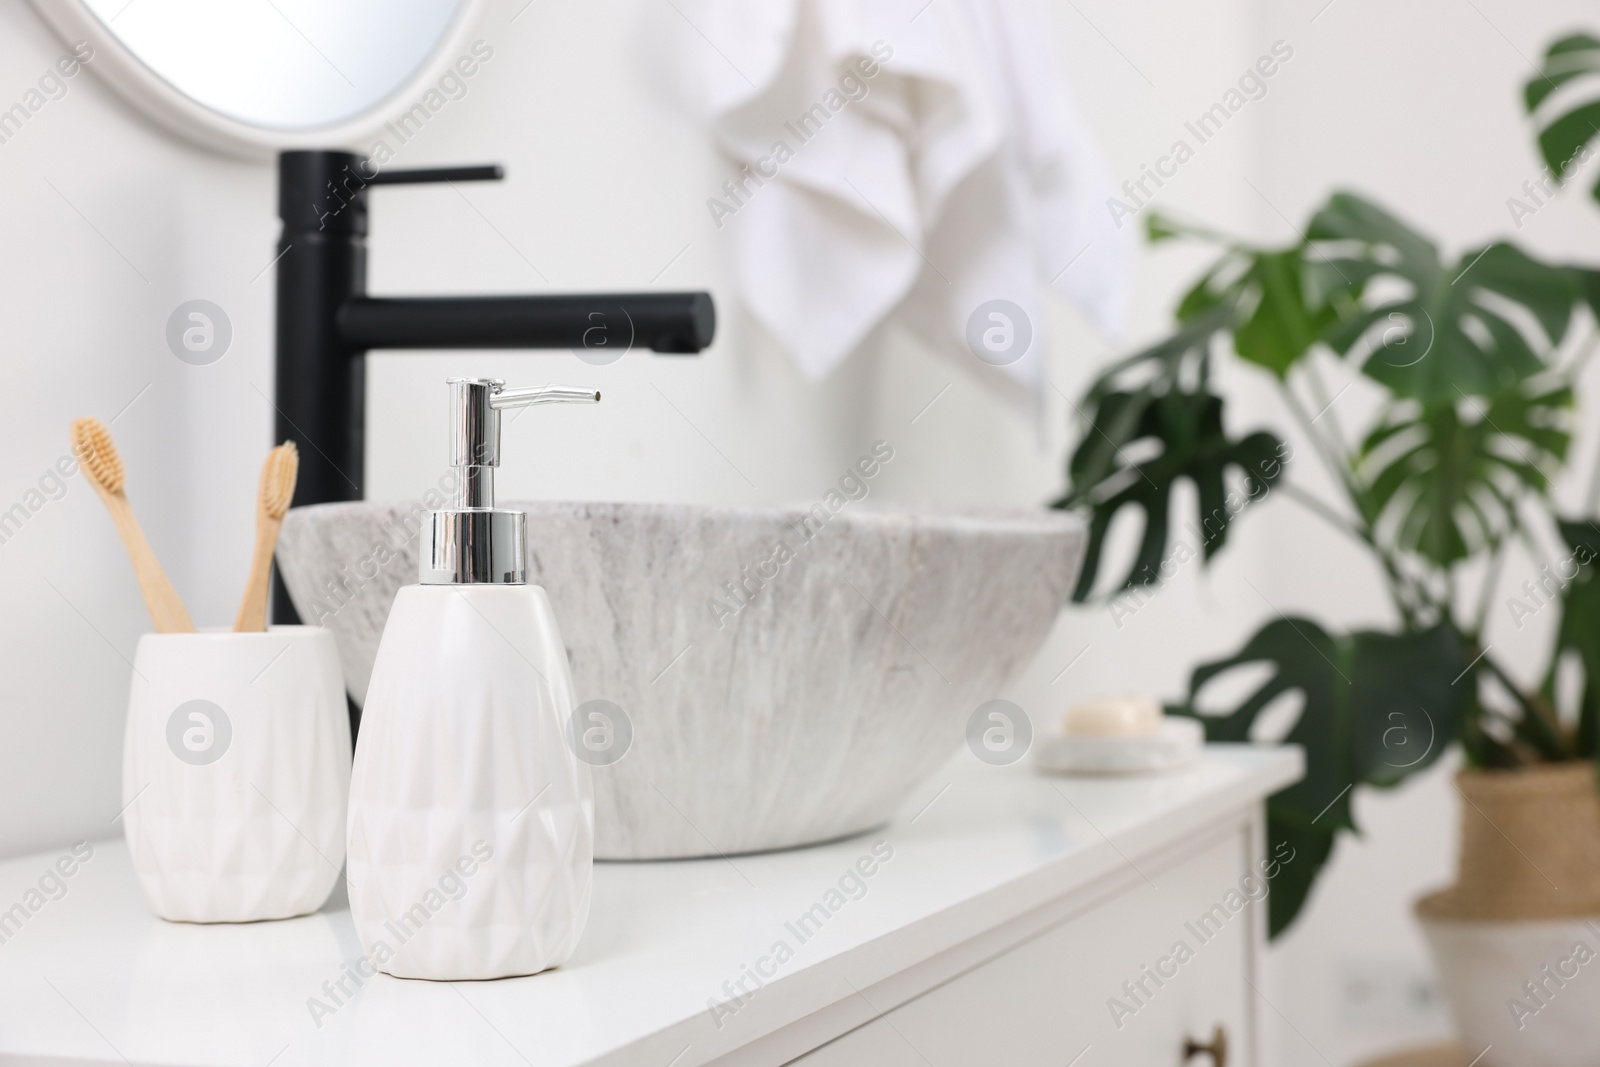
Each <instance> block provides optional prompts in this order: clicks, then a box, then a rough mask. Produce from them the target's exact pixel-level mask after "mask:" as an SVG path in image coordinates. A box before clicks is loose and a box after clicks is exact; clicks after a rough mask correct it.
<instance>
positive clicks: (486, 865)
mask: <svg viewBox="0 0 1600 1067" xmlns="http://www.w3.org/2000/svg"><path fill="white" fill-rule="evenodd" d="M450 387H451V398H450V400H451V416H450V432H451V438H452V448H453V450H454V457H453V459H452V465H453V466H454V467H455V473H456V475H457V477H458V479H459V481H458V485H457V489H456V500H455V505H456V506H455V507H453V508H449V509H447V510H444V511H433V512H429V513H428V514H426V515H425V516H424V517H423V525H422V544H421V559H420V561H419V567H420V570H421V577H422V584H421V585H411V586H406V587H405V588H403V589H401V590H400V593H399V595H398V596H396V597H395V601H394V607H393V608H392V609H391V610H390V612H389V620H388V622H387V623H386V624H385V626H384V630H383V638H382V640H381V641H380V642H379V645H378V656H377V660H376V662H375V663H374V664H373V668H372V683H371V686H370V688H369V689H368V691H367V701H366V705H365V706H364V708H363V710H362V715H361V729H360V734H359V736H358V739H357V743H356V753H355V767H354V770H353V772H352V775H351V780H350V818H349V827H348V840H347V845H348V855H349V891H350V911H351V914H352V916H353V917H354V919H355V926H356V932H357V935H358V936H359V937H360V939H361V943H362V946H363V948H364V949H365V951H366V952H367V954H368V959H369V961H370V965H371V966H372V967H375V968H377V969H378V970H381V971H385V972H387V973H389V974H392V975H395V976H397V977H401V978H432V979H437V980H457V979H474V978H502V977H506V976H508V975H520V974H533V973H535V972H537V971H542V970H544V969H545V968H547V967H554V966H557V965H558V964H560V963H563V962H565V961H566V959H567V958H568V957H569V956H571V955H572V951H573V949H574V948H575V947H576V945H577V942H578V936H579V934H581V933H582V932H583V926H584V923H585V922H586V921H587V919H588V915H589V892H590V886H591V883H592V880H593V870H594V799H593V793H592V791H591V785H590V781H589V767H588V765H587V764H586V763H584V762H583V761H581V760H579V759H578V758H577V757H576V755H575V754H574V750H573V749H572V748H570V747H569V746H568V743H567V732H568V728H569V725H568V720H569V719H570V718H571V715H572V678H571V675H570V673H569V672H568V668H567V654H566V648H565V646H564V645H563V643H562V640H561V632H560V630H559V629H557V627H556V619H555V615H554V613H553V612H552V611H551V610H550V601H549V599H548V598H547V597H546V596H545V592H544V590H543V589H542V588H540V587H539V586H537V585H529V584H527V575H526V563H525V559H526V556H525V552H524V546H525V542H526V527H527V516H526V515H524V514H523V513H522V512H519V511H501V510H497V509H496V508H495V507H494V468H495V467H497V466H498V465H499V463H500V412H501V411H502V410H504V409H505V408H510V407H523V406H526V405H530V404H549V403H594V402H595V401H598V400H599V399H600V394H599V393H597V392H595V391H594V390H592V389H571V388H566V387H564V386H547V387H545V388H542V389H524V390H516V391H509V390H506V389H505V383H504V382H501V381H499V380H497V379H490V378H452V379H450ZM368 973H370V971H369V972H368Z"/></svg>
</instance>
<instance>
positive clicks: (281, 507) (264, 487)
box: [261, 441, 300, 519]
mask: <svg viewBox="0 0 1600 1067" xmlns="http://www.w3.org/2000/svg"><path fill="white" fill-rule="evenodd" d="M299 475H300V450H299V449H297V448H296V447H295V443H294V442H293V441H285V442H284V443H283V444H281V445H279V446H278V447H277V448H274V449H273V450H272V451H271V452H270V453H268V455H267V462H266V464H265V466H263V467H262V468H261V508H262V510H263V511H265V512H266V513H267V514H268V515H269V516H271V517H272V518H274V519H281V518H283V515H284V512H286V511H288V510H289V502H290V501H292V500H293V499H294V483H295V479H297V478H298V477H299Z"/></svg>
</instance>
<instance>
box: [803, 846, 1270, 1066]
mask: <svg viewBox="0 0 1600 1067" xmlns="http://www.w3.org/2000/svg"><path fill="white" fill-rule="evenodd" d="M1250 833H1251V827H1250V824H1249V822H1248V821H1241V822H1240V823H1239V824H1237V825H1235V826H1232V827H1226V828H1223V829H1222V831H1221V834H1220V836H1218V835H1211V836H1210V837H1209V838H1206V839H1203V840H1201V841H1198V842H1196V843H1195V845H1194V847H1191V848H1186V849H1178V850H1174V854H1173V855H1172V856H1168V857H1162V858H1161V859H1159V860H1154V861H1150V862H1148V863H1141V864H1140V869H1141V870H1143V871H1144V874H1145V875H1147V876H1148V877H1149V879H1150V881H1149V882H1146V881H1145V880H1144V878H1143V877H1142V876H1140V875H1137V874H1135V875H1134V876H1133V877H1132V878H1127V877H1123V878H1116V879H1110V880H1108V882H1107V884H1106V885H1105V886H1104V887H1098V888H1101V889H1102V893H1101V895H1100V899H1098V900H1095V901H1092V902H1086V903H1084V904H1083V905H1076V903H1075V904H1074V905H1072V906H1065V907H1059V908H1052V909H1049V910H1050V911H1051V913H1052V914H1051V915H1050V916H1049V918H1048V919H1047V920H1045V921H1049V922H1052V923H1053V924H1054V925H1051V926H1049V927H1048V928H1047V929H1045V930H1043V931H1041V932H1039V933H1038V934H1036V935H1035V936H1033V937H1031V938H1030V939H1028V940H1027V941H1025V942H1023V943H1022V944H1020V945H1017V946H1016V947H1014V948H1011V949H1008V950H1007V951H1005V952H1002V953H1001V954H999V955H997V956H995V957H993V958H991V959H988V960H986V961H984V962H983V963H980V964H979V965H977V966H976V967H973V968H972V969H970V970H968V971H965V972H963V973H961V974H959V975H957V976H956V977H954V978H952V979H950V980H949V981H947V982H945V983H943V984H942V985H939V986H937V987H935V988H934V989H932V990H930V991H928V992H927V993H924V994H922V995H921V996H919V997H916V998H914V999H912V1000H910V1001H908V1002H907V1003H905V1004H902V1005H901V1006H900V1007H898V1008H894V1009H893V1010H891V1011H888V1012H886V1013H885V1014H884V1016H883V1017H882V1018H879V1019H875V1020H874V1021H872V1022H870V1023H867V1024H866V1025H864V1026H860V1027H857V1028H856V1029H855V1030H852V1031H850V1032H849V1033H847V1034H845V1035H843V1036H842V1037H839V1038H837V1039H835V1040H834V1041H831V1042H829V1043H828V1044H826V1045H824V1046H822V1047H821V1048H819V1049H817V1050H816V1051H815V1052H811V1053H808V1054H806V1055H805V1056H803V1057H801V1058H800V1059H799V1060H796V1061H795V1063H796V1064H797V1067H900V1065H905V1067H926V1065H927V1064H930V1063H931V1064H985V1063H1003V1064H1007V1065H1010V1067H1034V1065H1038V1067H1045V1065H1050V1067H1061V1065H1063V1064H1070V1063H1077V1062H1080V1061H1081V1062H1083V1063H1086V1064H1087V1063H1116V1064H1149V1065H1152V1067H1155V1065H1166V1064H1179V1063H1182V1062H1184V1059H1183V1052H1184V1050H1185V1048H1186V1047H1192V1046H1190V1045H1189V1042H1191V1041H1193V1042H1199V1043H1203V1044H1207V1045H1209V1044H1210V1043H1211V1042H1212V1040H1213V1034H1215V1033H1218V1032H1220V1034H1221V1035H1222V1040H1223V1042H1225V1043H1226V1044H1227V1045H1228V1055H1227V1062H1228V1063H1230V1064H1251V1063H1253V1062H1254V1056H1253V1050H1252V1049H1251V1048H1250V1044H1251V1042H1250V1040H1249V1037H1250V1034H1251V1033H1252V1029H1251V1026H1252V1018H1253V1009H1254V1004H1253V1003H1252V999H1253V998H1252V994H1251V991H1250V987H1249V985H1248V982H1249V981H1250V980H1252V973H1251V966H1252V960H1253V953H1254V947H1255V946H1254V938H1255V937H1256V934H1257V931H1256V920H1255V916H1254V915H1252V914H1251V912H1252V911H1253V910H1255V909H1253V908H1246V909H1244V910H1243V911H1241V912H1240V913H1239V914H1238V915H1231V916H1230V917H1229V919H1228V921H1226V922H1220V921H1218V924H1217V926H1216V928H1215V930H1214V931H1213V929H1212V927H1211V925H1210V924H1209V923H1208V924H1207V926H1206V927H1205V930H1204V932H1206V933H1207V936H1208V939H1207V940H1206V941H1204V942H1202V941H1201V940H1200V936H1199V933H1196V932H1193V931H1192V930H1191V928H1190V927H1192V926H1193V924H1194V921H1195V920H1196V919H1199V918H1201V917H1203V916H1205V915H1206V914H1207V913H1208V911H1209V909H1210V908H1211V907H1212V906H1213V905H1215V904H1217V903H1218V902H1220V901H1221V900H1223V898H1224V895H1225V894H1226V892H1227V891H1228V890H1229V889H1230V888H1234V887H1236V886H1237V885H1238V884H1239V881H1240V879H1241V877H1242V876H1243V873H1244V872H1245V871H1246V869H1247V866H1248V862H1249V854H1250V853H1249V845H1250V841H1249V837H1250ZM1186 923H1187V924H1189V926H1186V925H1185V924H1186ZM1179 941H1183V942H1184V943H1185V944H1186V945H1187V946H1188V948H1189V949H1190V950H1192V952H1193V956H1192V957H1189V958H1186V959H1185V961H1184V962H1181V963H1180V962H1179V958H1180V957H1181V956H1183V954H1182V953H1177V954H1175V953H1174V952H1173V949H1174V947H1175V945H1176V943H1177V942H1179ZM1164 961H1165V962H1164ZM1158 967H1159V968H1161V969H1162V970H1164V971H1166V972H1168V977H1165V978H1163V977H1162V976H1161V974H1160V973H1158V972H1157V970H1156V969H1157V968H1158ZM1124 982H1127V983H1129V984H1130V986H1131V987H1132V989H1133V995H1132V996H1130V995H1129V993H1128V992H1127V991H1125V989H1124V988H1123V983H1124ZM1158 983H1159V984H1158ZM1141 987H1142V988H1141ZM1134 997H1138V998H1140V999H1139V1000H1135V999H1134ZM1112 998H1116V999H1117V1001H1118V1002H1119V1003H1120V1004H1122V1005H1124V1006H1125V1007H1126V1010H1119V1011H1113V1010H1112V1007H1111V1001H1112ZM1091 1054H1093V1055H1094V1058H1093V1059H1090V1056H1091ZM1196 1062H1198V1063H1200V1064H1203V1065H1204V1067H1211V1064H1212V1062H1213V1061H1212V1060H1209V1059H1206V1058H1204V1057H1203V1056H1202V1057H1200V1058H1198V1059H1197V1061H1196Z"/></svg>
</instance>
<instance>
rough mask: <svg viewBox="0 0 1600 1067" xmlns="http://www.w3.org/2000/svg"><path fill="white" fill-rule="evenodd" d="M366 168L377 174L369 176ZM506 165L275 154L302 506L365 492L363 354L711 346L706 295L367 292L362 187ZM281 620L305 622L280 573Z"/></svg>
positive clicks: (474, 176) (286, 409) (284, 415)
mask: <svg viewBox="0 0 1600 1067" xmlns="http://www.w3.org/2000/svg"><path fill="white" fill-rule="evenodd" d="M369 172H370V173H369ZM503 176H504V175H503V173H502V171H501V169H500V168H499V167H498V166H473V167H435V168H428V169H421V170H381V171H380V170H374V169H372V168H370V167H369V166H368V165H367V164H366V162H365V161H364V160H363V159H362V158H361V157H359V156H357V155H355V154H354V153H351V152H334V151H321V150H318V151H297V152H284V153H283V154H282V155H280V156H279V157H278V217H279V218H281V219H282V220H283V235H282V237H280V238H279V240H278V259H277V267H278V270H277V276H278V314H277V378H276V388H277V397H276V400H275V403H276V406H277V409H278V417H277V425H276V429H275V439H276V440H278V441H286V440H293V441H295V442H296V443H297V444H298V445H299V448H300V478H299V484H298V485H297V486H296V488H295V494H294V503H295V504H296V505H300V504H321V503H326V502H329V501H337V500H360V499H361V497H362V481H363V478H362V470H363V464H364V462H365V427H366V389H365V384H366V354H367V352H368V350H370V349H374V348H570V349H577V348H589V349H591V350H593V349H598V348H605V347H614V348H648V349H651V350H652V351H655V352H663V353H695V352H699V351H700V350H701V349H703V348H705V347H706V346H707V345H709V344H710V343H711V337H712V334H713V333H714V332H715V330H716V310H715V308H714V306H713V305H712V303H711V295H710V294H709V293H615V294H570V295H568V294H562V295H552V296H494V297H487V296H468V297H370V296H367V295H366V291H367V247H366V235H367V188H368V187H369V186H373V185H400V184H412V183H417V182H458V181H497V180H499V179H500V178H501V177H503ZM273 617H274V619H275V620H276V621H278V622H293V621H296V619H297V616H296V614H295V611H294V606H293V605H292V604H291V603H290V601H289V596H288V592H287V590H286V589H285V588H284V586H283V583H282V580H281V579H279V580H278V581H276V582H275V587H274V595H273Z"/></svg>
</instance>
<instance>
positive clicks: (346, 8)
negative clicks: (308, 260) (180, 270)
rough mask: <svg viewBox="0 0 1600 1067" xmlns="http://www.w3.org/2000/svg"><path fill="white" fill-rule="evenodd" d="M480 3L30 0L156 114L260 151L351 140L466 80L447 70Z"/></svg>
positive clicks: (211, 143)
mask: <svg viewBox="0 0 1600 1067" xmlns="http://www.w3.org/2000/svg"><path fill="white" fill-rule="evenodd" d="M480 3H481V0H338V2H336V3H329V2H328V0H234V2H218V0H33V4H34V7H35V8H36V9H37V10H38V11H39V13H40V14H41V15H42V16H43V17H44V19H45V21H46V22H47V23H49V24H50V26H51V27H52V28H54V29H55V31H56V32H57V33H58V34H59V35H60V36H61V37H62V38H63V39H64V40H65V41H66V42H67V43H68V44H69V45H70V44H71V43H73V42H76V41H80V40H86V41H88V42H89V43H90V44H91V45H93V46H94V49H95V54H94V59H93V61H92V62H91V63H90V64H89V68H90V69H91V70H94V71H96V72H98V73H99V75H100V76H101V77H102V78H104V79H105V80H106V81H108V82H109V83H110V84H111V85H112V86H113V87H114V88H115V89H116V90H117V91H119V92H120V93H122V95H124V96H125V97H127V98H128V99H129V100H131V101H132V102H133V103H134V104H136V105H137V106H139V107H140V108H141V109H143V110H144V111H145V112H146V113H148V114H150V115H151V117H152V118H155V119H156V120H157V121H159V122H161V123H162V124H163V125H165V126H167V127H168V128H170V129H173V130H175V131H177V132H179V133H182V134H184V135H185V136H187V137H190V138H191V139H194V140H197V141H199V142H200V143H202V144H204V145H206V146H207V147H211V148H216V149H221V150H223V151H226V152H229V153H231V154H236V155H246V156H252V157H258V156H265V155H270V154H271V153H272V152H274V151H276V150H277V149H280V148H286V147H296V148H306V147H322V146H343V145H357V144H359V142H360V140H361V139H362V138H363V137H364V135H366V134H368V133H370V132H371V131H373V130H376V129H378V128H379V127H380V126H381V125H382V124H383V122H384V121H385V119H386V118H387V117H389V115H390V114H391V112H393V111H397V110H404V109H405V108H408V107H410V106H412V105H413V104H415V103H416V101H415V100H412V99H411V97H412V96H421V95H422V94H423V93H424V92H425V91H426V90H427V89H429V88H434V86H433V85H432V84H431V83H433V82H435V81H437V80H438V79H439V78H441V77H443V78H444V79H445V80H446V81H447V82H451V85H452V86H453V85H454V84H456V83H459V82H460V81H461V79H460V76H459V75H455V76H452V74H451V73H450V71H451V70H453V69H454V68H455V66H456V64H458V63H459V62H461V61H463V60H465V61H467V62H468V63H472V62H473V60H472V57H471V54H470V47H471V46H470V44H469V43H468V41H467V39H466V38H467V35H468V34H469V33H470V32H471V29H472V26H473V24H474V23H475V21H476V15H477V11H478V8H479V5H480ZM458 53H459V54H458ZM452 77H453V80H452ZM446 92H449V87H447V88H446ZM450 95H455V94H454V93H451V94H450Z"/></svg>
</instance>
